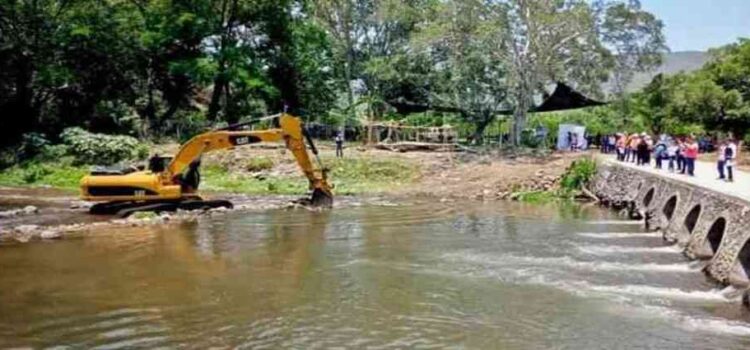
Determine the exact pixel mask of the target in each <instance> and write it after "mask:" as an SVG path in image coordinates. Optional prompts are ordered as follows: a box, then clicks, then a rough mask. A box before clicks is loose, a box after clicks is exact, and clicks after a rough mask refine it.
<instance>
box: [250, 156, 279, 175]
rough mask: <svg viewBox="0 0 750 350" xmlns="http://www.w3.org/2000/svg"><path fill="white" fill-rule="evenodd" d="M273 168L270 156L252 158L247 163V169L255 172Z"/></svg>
mask: <svg viewBox="0 0 750 350" xmlns="http://www.w3.org/2000/svg"><path fill="white" fill-rule="evenodd" d="M271 168H273V160H271V159H270V158H268V157H256V158H251V159H250V160H249V161H248V162H247V164H246V165H245V170H247V171H249V172H251V173H255V172H259V171H263V170H269V169H271Z"/></svg>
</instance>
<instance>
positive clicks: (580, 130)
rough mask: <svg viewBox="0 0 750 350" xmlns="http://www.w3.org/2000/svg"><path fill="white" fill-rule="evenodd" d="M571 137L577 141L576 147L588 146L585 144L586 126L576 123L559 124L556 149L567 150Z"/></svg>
mask: <svg viewBox="0 0 750 350" xmlns="http://www.w3.org/2000/svg"><path fill="white" fill-rule="evenodd" d="M573 139H575V140H577V141H578V142H577V144H578V149H586V148H588V144H586V127H585V126H582V125H576V124H560V128H559V129H558V132H557V150H559V151H562V150H569V149H570V144H571V143H572V141H573Z"/></svg>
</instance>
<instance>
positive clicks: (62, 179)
mask: <svg viewBox="0 0 750 350" xmlns="http://www.w3.org/2000/svg"><path fill="white" fill-rule="evenodd" d="M88 172H89V169H88V168H86V167H79V166H72V165H67V164H52V163H41V164H40V163H29V164H24V165H17V166H14V167H11V168H7V169H4V170H2V171H0V185H3V186H52V187H57V188H62V189H68V190H74V189H78V184H79V182H80V181H81V178H82V177H83V176H84V175H86V174H88Z"/></svg>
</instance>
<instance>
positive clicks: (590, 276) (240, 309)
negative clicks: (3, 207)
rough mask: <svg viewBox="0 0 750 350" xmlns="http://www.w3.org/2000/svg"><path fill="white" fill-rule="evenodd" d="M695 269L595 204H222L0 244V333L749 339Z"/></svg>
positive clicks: (436, 341) (428, 341)
mask: <svg viewBox="0 0 750 350" xmlns="http://www.w3.org/2000/svg"><path fill="white" fill-rule="evenodd" d="M700 268H701V263H700V262H690V261H688V260H687V259H686V258H684V257H683V256H682V255H681V254H680V253H679V252H678V250H677V249H676V248H674V247H669V246H665V245H664V244H663V243H662V240H661V239H660V238H659V236H658V235H657V234H651V233H643V231H642V227H641V226H640V225H638V224H637V223H636V224H633V223H632V222H627V221H619V219H618V218H616V217H614V216H613V215H612V214H610V213H609V212H607V211H604V210H601V209H598V208H588V209H582V208H580V207H577V206H564V207H560V206H530V205H521V204H512V203H508V204H505V203H492V204H481V203H473V202H467V203H458V204H456V203H452V204H445V205H443V204H434V203H433V204H414V205H406V206H361V207H350V208H340V209H337V210H335V211H332V212H330V213H312V212H307V211H301V210H298V211H284V210H278V211H270V212H265V213H230V214H228V215H227V216H223V217H217V218H213V219H207V220H204V221H201V222H199V223H190V224H180V225H172V226H164V227H146V228H128V229H121V230H111V231H108V232H99V233H96V234H93V235H89V236H86V237H83V238H76V239H68V240H63V241H56V242H36V243H29V244H10V245H5V246H0V348H6V347H17V346H32V347H47V346H50V347H51V346H63V347H65V346H68V347H73V348H81V347H84V348H90V347H100V348H108V349H116V348H133V347H149V348H150V347H157V346H166V347H184V348H207V347H211V346H218V347H223V346H231V347H235V346H238V347H241V348H258V349H261V348H269V349H277V348H299V349H310V348H331V347H343V348H373V349H381V348H415V349H416V348H446V347H447V348H496V349H549V348H571V349H617V348H628V349H629V348H652V349H686V348H698V349H749V348H750V314H749V313H748V312H747V311H743V309H742V308H741V307H740V305H739V304H740V303H739V301H738V299H737V297H734V296H732V295H731V294H732V293H731V290H721V289H720V288H719V287H718V286H716V285H714V284H712V283H710V282H709V281H707V280H706V279H705V278H704V277H703V275H702V274H701V272H700ZM725 294H726V295H729V296H725Z"/></svg>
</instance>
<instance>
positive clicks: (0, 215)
mask: <svg viewBox="0 0 750 350" xmlns="http://www.w3.org/2000/svg"><path fill="white" fill-rule="evenodd" d="M37 213H39V208H37V207H35V206H33V205H27V206H25V207H23V208H19V209H12V210H5V211H0V219H4V218H11V217H15V216H22V215H31V214H37Z"/></svg>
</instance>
